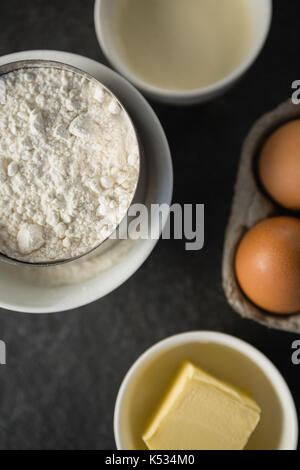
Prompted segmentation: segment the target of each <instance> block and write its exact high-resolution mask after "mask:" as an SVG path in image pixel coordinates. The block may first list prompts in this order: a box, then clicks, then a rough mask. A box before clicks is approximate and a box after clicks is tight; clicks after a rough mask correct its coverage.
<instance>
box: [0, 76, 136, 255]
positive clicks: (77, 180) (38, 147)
mask: <svg viewBox="0 0 300 470" xmlns="http://www.w3.org/2000/svg"><path fill="white" fill-rule="evenodd" d="M138 174H139V148H138V143H137V138H136V135H135V131H134V129H133V126H132V124H131V121H130V119H129V117H128V115H127V113H126V112H125V111H124V109H123V108H122V107H121V106H120V104H119V103H118V102H117V100H116V99H115V98H114V97H113V96H112V95H111V94H110V93H109V92H108V91H107V90H106V89H105V88H104V87H102V86H101V85H100V84H99V85H96V84H95V83H93V82H91V81H89V80H88V79H87V78H85V77H82V76H81V75H80V74H75V73H72V72H68V71H61V70H59V69H56V68H54V67H51V68H46V67H45V68H38V69H35V68H32V69H27V70H20V71H16V72H11V73H8V74H6V75H4V76H3V77H1V78H0V251H1V252H2V253H4V254H6V255H8V256H10V257H12V258H15V259H18V260H23V261H29V262H47V261H52V260H62V259H68V258H72V257H76V256H79V255H82V254H85V253H86V252H88V251H90V250H91V249H92V248H94V247H95V246H97V245H99V244H100V243H101V242H102V241H104V240H105V239H106V238H107V237H108V236H109V235H110V234H111V233H112V232H113V231H114V230H115V228H116V227H117V226H118V224H119V223H120V221H121V220H122V219H123V217H124V216H125V214H126V212H127V210H128V207H129V205H130V204H131V201H132V198H133V195H134V193H135V190H136V186H137V181H138Z"/></svg>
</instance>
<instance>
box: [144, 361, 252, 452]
mask: <svg viewBox="0 0 300 470" xmlns="http://www.w3.org/2000/svg"><path fill="white" fill-rule="evenodd" d="M260 413H261V410H260V408H259V406H258V405H257V403H256V402H255V401H254V400H252V399H251V398H250V397H249V396H248V395H246V394H245V393H243V392H242V391H240V390H239V389H237V388H235V387H232V386H231V385H229V384H227V383H225V382H222V381H221V380H218V379H216V378H214V377H212V376H211V375H209V374H207V373H206V372H204V371H203V370H201V369H199V368H198V367H196V366H195V365H193V364H192V363H191V362H187V361H186V362H184V363H183V364H182V366H181V368H180V370H179V371H178V373H177V376H176V378H175V380H174V382H173V383H172V385H171V386H170V388H169V390H167V393H166V395H165V396H164V398H163V400H162V402H161V404H160V405H159V407H158V409H157V411H156V412H155V414H154V416H153V418H152V420H151V422H150V424H149V426H148V427H147V429H146V430H145V432H144V435H143V436H142V437H143V440H144V442H145V444H146V445H147V447H148V449H150V450H241V449H244V447H245V446H246V444H247V442H248V440H249V438H250V436H251V434H252V433H253V431H254V430H255V428H256V426H257V424H258V422H259V420H260Z"/></svg>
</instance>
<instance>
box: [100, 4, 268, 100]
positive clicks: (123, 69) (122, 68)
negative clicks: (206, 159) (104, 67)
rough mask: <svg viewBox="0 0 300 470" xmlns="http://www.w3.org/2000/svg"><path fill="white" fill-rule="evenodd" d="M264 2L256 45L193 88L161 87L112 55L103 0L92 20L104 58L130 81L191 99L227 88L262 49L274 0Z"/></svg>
mask: <svg viewBox="0 0 300 470" xmlns="http://www.w3.org/2000/svg"><path fill="white" fill-rule="evenodd" d="M264 1H265V3H266V6H267V10H266V22H265V26H264V31H263V34H262V35H261V38H260V39H259V40H257V41H256V45H255V47H254V48H253V50H251V51H250V52H249V53H248V54H246V55H245V58H244V59H243V60H242V61H241V63H240V64H239V65H238V66H237V67H236V68H235V69H234V70H233V71H232V72H231V73H230V74H228V75H226V76H225V77H224V78H222V79H220V80H218V81H217V82H215V83H212V84H211V85H207V86H205V87H201V88H195V89H192V90H172V89H168V88H161V87H159V86H156V85H151V83H149V82H147V81H146V80H143V79H142V78H140V77H139V76H138V75H136V74H135V73H134V72H133V71H132V69H131V68H130V67H128V66H126V63H125V61H123V60H121V58H120V57H119V56H118V55H117V54H116V55H115V54H114V55H112V54H111V53H110V50H109V49H110V48H109V47H107V41H106V39H105V35H104V33H103V30H102V28H101V16H100V7H101V3H102V2H103V0H95V5H94V23H95V30H96V36H97V40H98V43H99V45H100V47H101V49H102V51H103V53H104V54H105V56H106V58H107V60H108V61H109V62H110V63H111V65H112V66H113V67H114V68H115V69H116V70H117V71H118V72H120V73H121V74H122V75H123V76H124V77H125V78H127V80H129V81H130V82H131V83H133V84H134V85H135V86H136V87H137V88H139V89H140V90H143V91H144V92H145V93H147V94H150V95H156V96H158V97H160V98H169V99H189V98H190V99H191V98H201V97H206V96H209V95H214V94H217V93H218V92H219V91H220V90H223V89H226V88H228V87H229V86H230V85H231V84H232V83H234V82H235V81H237V80H238V79H239V78H240V77H241V76H242V75H243V74H244V73H245V72H246V71H247V70H248V69H249V68H250V67H251V65H252V64H253V63H254V62H255V60H256V59H257V57H258V55H259V53H260V52H261V50H262V48H263V46H264V44H265V42H266V40H267V37H268V34H269V31H270V27H271V21H272V15H273V3H272V0H264ZM112 49H113V50H114V51H115V50H116V47H115V46H113V47H112Z"/></svg>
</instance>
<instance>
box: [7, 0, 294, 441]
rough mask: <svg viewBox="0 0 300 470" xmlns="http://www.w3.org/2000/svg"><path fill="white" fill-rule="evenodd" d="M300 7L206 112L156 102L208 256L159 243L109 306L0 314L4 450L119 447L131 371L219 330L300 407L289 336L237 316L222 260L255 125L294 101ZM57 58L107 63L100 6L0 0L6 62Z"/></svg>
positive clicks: (182, 196)
mask: <svg viewBox="0 0 300 470" xmlns="http://www.w3.org/2000/svg"><path fill="white" fill-rule="evenodd" d="M299 14H300V4H299V2H297V1H296V0H293V1H290V2H282V1H279V0H276V1H275V14H274V21H273V26H272V31H271V35H270V37H269V40H268V43H267V45H266V47H265V49H264V51H263V53H262V55H261V56H260V58H259V60H258V61H257V62H256V64H255V65H254V67H253V68H252V69H251V71H250V72H249V73H248V74H247V76H246V77H245V78H244V79H243V80H242V81H241V82H240V83H239V84H238V86H236V87H235V88H234V89H233V90H232V91H231V92H229V93H228V94H227V95H226V96H224V97H222V98H221V99H218V100H217V101H215V102H213V103H211V104H208V105H206V106H203V107H199V106H196V107H192V108H182V109H180V108H173V107H169V106H162V105H157V104H154V108H155V110H156V111H157V113H158V115H159V118H160V119H161V121H162V124H163V126H164V128H165V130H166V133H167V136H168V139H169V141H170V145H171V150H172V154H173V161H174V169H175V193H174V200H175V201H176V202H181V203H196V202H203V203H205V204H206V233H205V236H206V242H205V248H204V249H203V251H201V252H198V253H188V252H185V251H184V244H183V242H180V241H161V242H160V243H159V244H158V246H157V248H156V249H155V251H154V252H153V254H152V256H151V257H150V258H149V259H148V261H147V262H146V263H145V264H144V266H143V267H142V268H141V269H140V270H139V272H138V273H137V274H135V275H134V276H133V277H132V278H131V279H130V280H129V281H128V282H127V283H126V284H125V285H123V286H122V287H120V288H119V289H118V290H117V291H116V292H114V293H112V294H111V295H109V296H108V297H106V298H105V299H102V300H100V301H98V302H95V303H93V304H91V305H88V306H86V307H84V308H81V309H77V310H73V311H70V312H67V313H57V314H52V315H46V316H35V315H30V314H20V313H13V312H7V311H4V310H2V311H1V312H0V338H1V339H3V340H5V341H6V343H7V349H8V358H7V359H8V364H7V366H3V367H0V448H3V449H40V448H42V449H86V448H98V449H112V448H114V439H113V429H112V416H113V408H114V402H115V398H116V393H117V390H118V387H119V385H120V382H121V380H122V378H123V376H124V374H125V372H126V370H127V369H128V367H129V366H130V365H131V363H132V362H133V361H134V360H135V359H136V358H137V356H138V355H139V354H140V353H141V352H143V351H144V350H145V349H146V348H147V347H148V346H150V345H152V344H153V343H154V342H156V341H158V340H160V339H162V338H164V337H166V336H168V335H171V334H174V333H179V332H183V331H188V330H197V329H212V330H217V331H223V332H226V333H230V334H233V335H236V336H238V337H240V338H242V339H245V340H247V341H249V342H250V343H252V344H253V345H255V346H257V347H258V348H259V349H261V350H262V351H263V352H264V353H265V354H266V355H267V356H269V357H270V358H271V359H272V361H273V362H274V363H275V364H276V366H278V367H279V369H280V370H281V371H282V373H283V375H284V377H285V378H286V380H287V382H288V384H289V385H290V387H291V390H292V392H293V394H294V396H295V399H296V401H297V402H298V406H299V407H300V398H299V393H300V384H299V373H300V366H298V369H297V367H296V366H293V365H292V364H291V359H290V357H291V343H292V341H293V340H294V339H296V338H297V337H296V336H295V335H293V334H288V333H283V332H278V331H268V330H267V329H266V328H264V327H261V326H259V325H256V324H255V323H253V322H251V321H246V320H242V319H240V318H239V317H238V316H237V315H236V314H235V313H234V312H233V311H232V310H231V308H230V307H229V306H228V305H227V302H226V299H225V297H224V294H223V291H222V287H221V256H222V245H223V238H224V231H225V226H226V221H227V218H228V215H229V210H230V203H231V198H232V191H233V184H234V181H235V177H236V170H237V166H238V159H239V150H240V147H241V143H242V141H243V138H244V136H245V134H246V133H247V130H248V129H249V126H250V125H251V124H252V122H253V121H254V120H255V119H256V118H257V117H258V116H260V115H261V114H262V113H263V112H265V111H266V110H268V109H270V108H272V107H274V106H276V105H277V104H278V103H279V102H281V101H283V100H285V99H286V98H287V97H288V96H289V95H290V85H291V82H292V80H295V79H297V78H299V75H297V74H298V72H299V67H298V65H297V64H298V58H299V56H300V42H299V38H298V36H299V27H298V26H299V22H298V19H299ZM40 48H45V49H59V50H65V51H70V52H75V53H79V54H83V55H86V56H88V57H91V58H93V59H96V60H98V61H100V62H105V60H104V58H103V55H102V53H101V51H100V49H99V47H98V43H97V40H96V36H95V33H94V25H93V0H64V1H61V0H48V1H47V2H46V1H45V0H30V1H29V0H27V1H24V0H1V2H0V54H7V53H10V52H16V51H20V50H26V49H40Z"/></svg>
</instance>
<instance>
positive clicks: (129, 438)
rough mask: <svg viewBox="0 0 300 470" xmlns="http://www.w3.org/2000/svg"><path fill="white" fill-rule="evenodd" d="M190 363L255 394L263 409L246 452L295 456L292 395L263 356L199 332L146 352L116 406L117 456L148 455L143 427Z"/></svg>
mask: <svg viewBox="0 0 300 470" xmlns="http://www.w3.org/2000/svg"><path fill="white" fill-rule="evenodd" d="M185 359H190V360H191V361H193V362H194V363H195V364H197V365H199V366H200V367H203V368H204V369H206V370H207V371H209V372H210V373H211V374H213V375H215V376H216V377H218V378H220V379H223V380H225V381H227V382H229V383H231V384H232V385H236V386H238V387H240V388H242V389H244V390H247V391H248V392H250V393H251V395H252V396H253V398H254V399H255V400H256V401H257V402H258V404H259V405H260V407H261V408H262V415H261V421H260V423H259V424H258V427H257V429H256V430H255V432H254V433H253V435H252V436H251V438H250V441H249V443H248V445H247V449H252V450H254V449H255V450H295V449H297V442H298V419H297V412H296V408H295V404H294V400H293V397H292V395H291V392H290V390H289V388H288V386H287V384H286V382H285V381H284V379H283V377H282V376H281V374H280V373H279V371H278V370H277V369H276V367H275V366H274V365H273V364H272V363H271V362H270V360H269V359H267V357H266V356H264V355H263V354H262V353H261V352H259V351H258V350H257V349H255V348H254V347H253V346H250V345H249V344H248V343H245V342H244V341H241V340H239V339H237V338H235V337H233V336H229V335H225V334H222V333H216V332H208V331H199V332H191V333H183V334H180V335H176V336H172V337H170V338H167V339H165V340H163V341H161V342H159V343H157V344H156V345H154V346H153V347H151V348H150V349H148V350H147V351H146V352H145V353H144V354H143V355H142V356H141V357H140V358H139V359H138V360H137V361H136V362H135V364H134V365H133V366H132V367H131V369H130V370H129V372H128V373H127V375H126V377H125V378H124V380H123V383H122V385H121V388H120V390H119V394H118V397H117V401H116V406H115V415H114V433H115V441H116V445H117V448H118V449H119V450H139V449H145V446H144V444H143V441H142V439H141V435H142V433H143V431H144V428H145V423H146V421H147V419H148V418H149V415H151V412H153V409H154V408H155V407H156V405H157V403H158V402H159V400H160V398H161V396H162V394H163V392H164V391H165V390H166V388H167V386H168V384H169V382H170V379H171V378H172V376H173V374H174V373H175V372H176V370H177V368H178V366H179V365H180V363H181V362H182V361H183V360H185Z"/></svg>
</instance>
